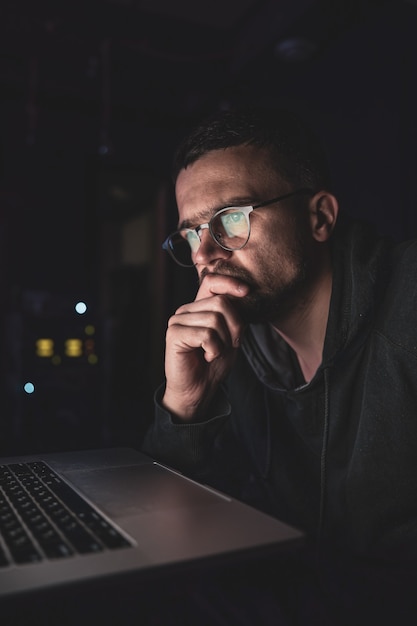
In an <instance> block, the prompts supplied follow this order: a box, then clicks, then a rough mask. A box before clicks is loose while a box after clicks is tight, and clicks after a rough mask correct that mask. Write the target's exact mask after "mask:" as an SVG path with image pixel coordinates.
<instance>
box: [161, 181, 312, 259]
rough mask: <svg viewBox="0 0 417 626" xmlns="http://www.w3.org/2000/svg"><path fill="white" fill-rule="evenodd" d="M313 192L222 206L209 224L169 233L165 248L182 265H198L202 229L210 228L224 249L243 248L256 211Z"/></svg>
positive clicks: (298, 192)
mask: <svg viewBox="0 0 417 626" xmlns="http://www.w3.org/2000/svg"><path fill="white" fill-rule="evenodd" d="M311 193H312V190H311V189H298V190H297V191H291V192H290V193H286V194H284V195H283V196H278V197H277V198H272V200H266V201H265V202H261V203H260V204H256V205H254V206H241V207H226V208H225V209H220V211H217V213H215V214H214V215H213V217H212V218H211V220H210V221H209V222H207V223H206V224H200V226H197V227H196V228H181V230H177V231H176V232H175V233H172V234H171V235H169V237H167V239H166V240H165V241H164V243H163V244H162V248H163V249H164V250H166V251H167V252H168V253H169V254H170V255H171V257H172V258H173V259H174V261H176V262H177V263H178V265H181V266H182V267H193V266H194V265H195V263H194V261H193V255H195V254H196V253H197V251H198V249H199V248H200V245H201V233H202V231H203V230H204V229H205V228H207V229H208V231H209V233H210V235H211V236H212V238H213V240H214V241H215V242H216V243H217V245H219V246H220V247H221V248H223V249H224V250H230V251H234V250H241V249H242V248H243V247H244V246H246V244H247V243H248V241H249V237H250V221H249V215H250V213H252V211H254V210H255V209H260V208H262V207H265V206H268V205H269V204H274V203H275V202H280V201H281V200H285V199H287V198H291V197H292V196H295V195H300V194H311Z"/></svg>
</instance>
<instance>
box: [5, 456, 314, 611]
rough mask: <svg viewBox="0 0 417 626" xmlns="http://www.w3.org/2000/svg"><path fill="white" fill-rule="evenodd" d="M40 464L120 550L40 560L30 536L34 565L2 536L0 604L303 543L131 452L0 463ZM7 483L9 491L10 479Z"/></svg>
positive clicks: (8, 501)
mask: <svg viewBox="0 0 417 626" xmlns="http://www.w3.org/2000/svg"><path fill="white" fill-rule="evenodd" d="M41 461H42V462H45V463H46V464H47V466H48V467H49V468H51V470H52V474H55V475H56V477H57V479H56V482H59V483H62V484H61V487H62V486H64V487H65V485H70V486H71V487H73V488H75V491H76V492H77V493H78V494H79V495H82V496H83V497H85V499H86V500H87V505H91V507H92V509H93V517H97V518H98V517H100V520H99V523H100V524H101V526H102V527H103V528H106V529H109V528H110V531H111V533H113V535H114V536H116V535H117V537H118V538H119V539H120V541H121V544H122V545H121V547H110V548H107V547H106V546H99V549H98V550H97V551H94V550H93V551H92V552H91V551H88V552H87V551H84V552H83V551H81V553H77V551H76V550H71V548H70V551H71V554H65V555H62V554H59V555H58V556H56V555H55V556H54V554H52V558H45V551H44V550H43V549H42V547H41V546H39V544H38V543H37V541H36V537H35V539H34V543H35V544H37V545H38V554H39V557H36V559H34V560H33V562H29V563H24V562H23V563H16V562H12V561H13V559H11V558H10V554H11V553H10V550H9V549H8V548H7V545H6V542H5V540H4V537H2V538H0V542H1V543H2V546H1V547H2V548H3V554H4V555H5V557H7V561H8V562H7V564H5V563H3V566H1V567H0V600H1V599H4V598H10V597H12V596H13V597H14V596H16V595H17V594H21V593H26V592H34V591H35V592H36V591H39V590H44V589H49V588H51V589H52V588H62V587H63V586H68V585H71V584H72V583H77V584H80V583H82V584H83V583H84V582H85V583H87V582H88V581H98V580H103V581H104V580H106V579H108V577H113V576H117V575H120V574H140V575H143V576H145V577H146V576H147V575H150V574H152V573H153V572H156V571H160V570H161V568H163V569H164V568H175V567H179V566H187V565H190V564H193V563H198V562H200V561H204V560H209V559H213V558H214V559H216V558H220V559H229V558H230V559H233V558H235V557H238V556H239V555H246V554H255V553H256V552H258V551H259V553H262V552H263V553H265V551H267V552H268V553H269V552H272V551H277V552H279V551H281V550H285V551H287V550H288V549H292V547H294V546H296V545H298V544H299V543H300V542H302V539H303V534H302V533H301V532H300V531H299V530H297V529H295V528H292V527H290V526H288V525H286V524H284V523H282V522H280V521H279V520H277V519H274V518H272V517H269V516H267V515H265V514H263V513H261V512H259V511H257V510H255V509H254V508H252V507H249V506H247V505H245V504H243V503H241V502H239V501H237V500H235V499H232V498H229V497H228V496H225V495H223V494H221V493H220V492H218V491H215V490H213V489H211V488H208V487H206V486H203V485H200V484H198V483H196V482H194V481H192V480H190V479H188V478H186V477H184V476H183V475H181V474H179V473H177V472H175V471H173V470H171V469H169V468H167V467H164V466H162V465H160V464H158V463H156V462H154V461H153V460H152V459H150V458H149V457H147V456H145V455H143V454H141V453H139V452H137V451H135V450H131V449H125V448H111V449H104V450H92V451H79V452H61V453H52V454H51V453H49V454H44V455H32V456H30V457H28V456H25V457H13V458H0V466H1V467H3V468H5V467H10V466H11V467H12V468H19V467H23V468H24V467H26V463H28V462H29V463H31V464H32V466H33V467H38V464H39V463H40V462H41ZM54 480H55V479H54ZM32 482H33V481H32ZM36 482H37V481H36V480H35V483H36ZM8 484H11V485H12V486H13V481H8ZM24 484H28V483H27V482H26V483H24ZM4 485H5V483H4ZM23 489H24V490H25V489H26V487H24V488H23ZM6 491H7V490H6ZM10 493H12V496H7V495H5V492H4V491H3V492H2V489H1V484H0V495H1V494H2V502H3V503H4V505H5V506H6V508H7V506H8V505H11V507H12V509H13V511H14V509H15V507H14V505H13V491H11V492H10ZM19 493H21V491H20V492H19ZM4 510H6V509H4ZM94 512H97V515H95V513H94ZM5 515H6V514H5ZM16 515H18V516H19V514H17V513H16ZM9 516H10V511H9ZM5 519H6V521H7V519H8V518H7V515H6V517H5ZM7 528H8V526H7V524H6V531H5V533H8V532H9V531H8V530H7ZM87 530H88V528H87ZM57 532H58V533H59V532H60V531H59V528H57ZM10 533H11V534H12V538H13V532H12V531H10ZM10 533H9V534H10ZM98 544H100V540H98V542H97V545H98ZM69 545H70V546H71V542H70V543H69Z"/></svg>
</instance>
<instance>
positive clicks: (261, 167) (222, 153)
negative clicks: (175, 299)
mask: <svg viewBox="0 0 417 626" xmlns="http://www.w3.org/2000/svg"><path fill="white" fill-rule="evenodd" d="M290 191H293V189H292V188H291V186H290V185H289V183H287V182H286V181H284V180H283V179H282V178H280V176H279V175H278V174H277V173H276V172H275V171H274V169H273V167H272V165H271V164H270V159H269V157H268V153H267V152H266V151H265V150H260V149H259V148H255V147H253V146H238V147H233V148H227V149H226V150H215V151H212V152H209V153H208V154H206V155H205V156H203V157H201V158H200V159H199V160H198V161H196V162H195V163H193V164H192V165H190V166H188V167H187V169H185V170H181V172H180V174H179V176H178V179H177V183H176V196H177V205H178V213H179V224H180V225H181V226H187V227H191V228H195V227H197V226H199V225H200V224H203V223H206V222H208V221H209V220H210V218H211V217H212V215H213V214H214V213H215V212H216V211H218V210H219V209H222V208H224V207H229V206H245V205H253V204H257V203H260V202H262V201H266V200H269V199H271V198H274V197H277V196H279V195H283V194H285V193H288V192H290ZM250 223H251V234H250V237H249V241H248V242H247V244H246V246H245V247H244V248H242V249H241V250H235V251H228V250H224V249H222V248H221V247H220V246H219V245H217V244H216V243H215V241H214V240H213V239H212V237H211V235H210V233H209V231H208V229H205V230H202V231H201V245H200V248H199V250H198V251H197V252H196V253H195V255H194V263H195V266H196V269H197V272H198V276H199V280H200V283H201V282H202V281H203V280H204V277H205V276H206V274H208V273H216V274H220V275H227V276H233V277H234V278H237V279H239V280H241V281H242V282H243V283H246V284H247V285H249V287H250V292H249V294H248V295H247V296H245V297H244V298H239V299H236V307H237V308H238V310H239V312H240V313H241V315H242V317H243V318H244V319H245V321H247V322H257V321H270V322H272V323H273V322H277V321H279V320H280V319H281V318H282V317H285V316H286V315H288V314H289V313H290V312H291V310H293V309H294V307H297V306H302V304H303V302H302V301H303V298H304V297H305V296H306V287H307V285H308V282H309V281H308V277H309V276H310V274H311V270H312V268H313V267H314V240H313V237H312V235H311V232H310V226H309V223H310V222H309V213H308V196H299V197H297V196H296V197H293V198H289V199H287V200H283V201H281V202H278V203H276V204H271V205H270V206H267V207H263V208H259V209H256V210H254V211H252V213H251V214H250Z"/></svg>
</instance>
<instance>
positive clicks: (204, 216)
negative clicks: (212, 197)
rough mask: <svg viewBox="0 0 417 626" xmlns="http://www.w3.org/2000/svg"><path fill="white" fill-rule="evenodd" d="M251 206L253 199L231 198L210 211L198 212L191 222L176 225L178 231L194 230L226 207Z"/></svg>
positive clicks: (184, 221) (253, 202)
mask: <svg viewBox="0 0 417 626" xmlns="http://www.w3.org/2000/svg"><path fill="white" fill-rule="evenodd" d="M252 204H255V200H254V199H253V198H251V199H249V198H248V197H246V198H242V197H236V198H231V199H230V200H228V201H227V202H222V203H221V204H219V205H218V206H216V207H213V208H212V209H205V210H203V211H200V213H197V215H196V216H195V217H194V219H193V220H190V219H187V220H183V221H182V222H181V224H179V225H178V230H181V229H182V228H196V227H197V226H200V224H206V223H207V222H208V221H209V220H210V218H211V217H212V216H213V215H214V214H215V213H217V211H221V210H222V209H226V208H228V207H240V206H247V205H252Z"/></svg>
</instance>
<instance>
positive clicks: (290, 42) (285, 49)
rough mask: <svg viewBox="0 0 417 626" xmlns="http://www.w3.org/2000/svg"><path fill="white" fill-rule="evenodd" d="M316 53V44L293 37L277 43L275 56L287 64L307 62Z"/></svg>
mask: <svg viewBox="0 0 417 626" xmlns="http://www.w3.org/2000/svg"><path fill="white" fill-rule="evenodd" d="M316 52H317V44H316V43H315V42H314V41H311V40H309V39H305V38H303V37H293V38H289V39H284V40H282V41H280V42H278V43H277V44H276V46H275V56H276V58H278V59H279V60H281V61H286V62H289V63H294V62H302V61H308V60H309V59H311V58H312V57H313V56H314V55H315V53H316Z"/></svg>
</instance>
